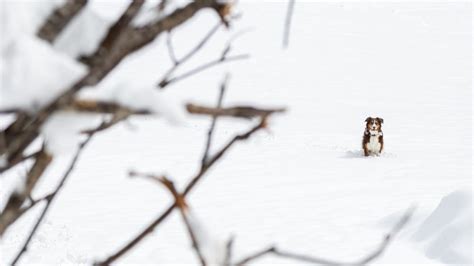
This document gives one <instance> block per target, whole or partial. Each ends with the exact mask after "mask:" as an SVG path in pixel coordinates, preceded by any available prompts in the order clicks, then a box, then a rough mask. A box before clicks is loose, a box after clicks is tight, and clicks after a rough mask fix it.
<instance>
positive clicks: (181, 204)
mask: <svg viewBox="0 0 474 266" xmlns="http://www.w3.org/2000/svg"><path fill="white" fill-rule="evenodd" d="M130 176H139V177H145V178H150V179H152V180H154V181H158V182H159V183H161V184H162V185H163V186H164V187H165V188H166V189H168V191H169V192H170V193H171V195H172V196H173V198H174V199H175V205H176V206H177V207H178V209H179V211H180V213H181V217H182V219H183V222H184V224H185V225H186V229H187V231H188V234H189V238H190V239H191V242H192V245H193V249H194V251H195V253H196V256H197V257H198V259H199V261H200V263H201V265H204V266H205V265H207V263H206V259H205V257H204V255H203V254H202V252H201V247H200V245H199V241H198V240H197V238H196V233H195V232H194V228H193V227H192V226H191V222H190V221H189V217H188V212H189V209H188V205H187V204H186V200H185V198H184V196H183V195H182V194H180V193H179V192H178V191H177V190H176V187H175V186H174V183H173V181H171V180H170V179H168V178H167V177H166V176H155V175H152V174H141V173H136V172H131V173H130Z"/></svg>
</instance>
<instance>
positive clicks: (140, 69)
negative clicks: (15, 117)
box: [0, 1, 472, 265]
mask: <svg viewBox="0 0 474 266" xmlns="http://www.w3.org/2000/svg"><path fill="white" fill-rule="evenodd" d="M103 5H106V4H103ZM110 6H111V7H112V6H114V5H113V4H112V3H110ZM114 8H118V7H114ZM238 8H239V9H240V10H242V14H243V16H242V18H241V19H240V20H238V21H236V22H235V23H233V27H232V28H231V29H230V30H228V31H227V30H226V31H224V30H223V31H219V32H218V33H217V34H216V36H214V38H213V39H212V40H211V41H210V42H209V44H208V45H206V46H205V47H204V50H203V51H202V52H201V53H200V54H198V55H196V57H195V58H193V59H192V60H191V61H190V62H189V63H190V65H189V66H185V67H183V69H181V70H180V71H186V69H190V68H192V67H195V66H197V65H199V64H201V63H202V62H207V61H208V60H210V59H213V58H216V56H218V55H219V54H220V51H221V50H222V47H224V46H225V44H226V41H227V40H228V39H229V38H230V37H231V36H232V35H233V34H235V33H236V32H239V31H241V30H242V29H246V28H249V27H252V28H254V29H255V30H253V31H251V32H248V33H247V34H246V35H245V36H242V38H240V39H239V41H238V42H237V43H235V45H234V46H233V49H235V51H232V52H235V53H240V52H249V53H251V55H252V58H251V59H250V60H247V61H241V62H234V63H230V64H227V65H223V66H220V67H218V68H215V69H212V70H208V71H206V72H203V73H201V74H199V75H196V76H193V77H190V78H189V79H186V80H183V81H180V82H177V83H175V84H173V85H171V86H170V87H169V88H166V90H165V91H157V92H156V93H151V91H152V88H153V87H152V86H153V85H154V84H156V83H157V82H158V79H159V78H160V77H161V76H162V74H163V73H164V72H165V71H166V70H167V69H168V68H169V67H170V63H171V62H170V60H169V57H168V55H167V49H166V46H165V42H164V41H165V39H164V38H162V37H160V38H158V40H156V41H154V42H153V43H151V44H150V45H148V46H147V47H145V48H144V49H142V50H140V51H138V52H136V53H134V54H133V55H131V56H130V57H129V58H127V59H125V60H124V61H123V62H122V63H121V64H120V66H119V67H118V68H117V69H116V70H114V71H113V72H112V73H111V74H110V75H109V76H108V77H107V78H106V79H105V80H104V81H103V82H102V83H101V84H100V85H98V86H96V87H95V88H91V89H90V90H87V91H84V93H83V94H81V97H96V98H99V99H116V100H117V101H119V102H121V103H122V104H125V105H127V106H130V107H139V106H142V104H143V105H145V106H147V107H150V108H161V103H163V104H168V105H169V106H168V107H163V108H164V109H156V111H157V112H158V113H160V114H161V113H164V115H163V116H162V117H158V118H150V117H147V116H144V117H135V118H132V119H130V123H131V124H132V125H133V127H134V129H135V130H130V128H129V126H128V124H120V125H118V126H116V127H114V128H111V129H110V130H108V131H107V132H104V133H102V134H99V135H97V136H96V137H94V139H93V140H92V142H91V143H90V145H89V146H88V147H87V148H86V150H85V151H84V153H83V156H82V157H81V159H80V161H79V162H78V165H77V167H76V170H75V172H74V173H73V175H72V176H71V178H70V179H69V180H68V182H67V183H66V184H65V187H64V189H63V191H62V192H61V193H60V194H59V195H58V197H57V200H56V201H55V202H54V203H53V205H52V207H51V211H50V213H49V214H48V216H47V217H46V219H45V220H46V224H45V225H43V226H42V227H40V229H39V232H38V234H39V236H40V237H38V238H37V239H35V240H34V241H33V242H32V245H31V248H30V250H29V252H28V254H27V255H26V256H25V257H24V259H23V260H22V263H45V264H52V263H55V264H58V263H71V264H79V263H91V262H93V261H96V260H98V259H102V258H105V257H106V256H108V255H110V254H111V252H113V251H115V250H117V249H118V248H119V247H122V246H123V244H125V243H126V242H128V241H129V240H130V239H131V238H132V237H133V236H135V235H136V234H138V233H139V232H140V231H141V230H142V229H143V228H144V227H145V226H146V225H148V224H149V223H150V222H151V221H153V220H154V219H155V217H157V216H158V215H159V213H161V211H162V210H163V209H164V208H166V207H167V206H168V205H169V204H170V203H171V198H170V197H169V195H168V194H167V193H163V191H162V190H161V189H159V187H157V186H154V185H150V184H149V183H146V184H145V182H137V181H136V180H135V179H130V178H127V172H128V170H129V169H132V168H133V169H137V170H141V171H150V172H158V173H160V172H166V173H167V175H169V176H170V177H171V178H173V179H174V180H176V185H177V186H178V188H182V187H183V186H184V185H185V184H186V183H187V182H188V180H189V178H191V177H192V176H193V175H194V174H195V173H196V172H197V171H198V168H199V165H198V164H199V160H200V158H201V156H202V151H203V145H204V142H205V136H206V133H207V130H208V127H209V124H210V121H209V118H205V117H194V116H190V115H183V114H182V112H183V111H182V109H181V111H176V112H177V113H179V112H181V114H182V115H178V116H179V117H181V118H178V119H176V120H178V121H182V122H179V123H177V124H176V125H170V123H168V122H167V121H166V120H167V119H168V120H170V119H169V118H172V117H173V115H174V114H175V113H176V112H175V111H173V108H176V109H180V108H184V103H186V102H190V101H192V102H198V103H205V104H210V105H211V104H215V102H216V99H217V95H218V88H219V85H220V82H221V81H222V78H223V75H224V74H225V73H226V72H230V73H231V75H232V78H231V80H230V83H229V86H228V89H227V92H226V96H225V99H224V106H226V105H233V104H240V103H241V104H255V105H259V106H264V107H265V106H287V107H288V109H289V111H288V112H287V113H285V114H284V115H279V116H277V117H274V118H272V119H271V120H270V121H269V128H270V129H269V131H263V132H259V133H257V134H256V135H255V136H253V137H252V138H251V139H250V140H248V141H246V142H244V143H239V144H238V145H236V146H234V147H233V148H232V149H231V150H230V151H229V153H228V154H226V155H225V156H224V157H223V158H222V160H221V161H220V162H219V163H218V164H217V165H216V166H215V168H212V169H211V170H210V172H209V174H208V175H206V176H205V177H204V178H203V180H202V183H200V184H199V185H198V186H197V188H196V190H195V191H194V192H192V193H191V194H190V196H189V198H188V202H189V203H190V204H191V205H192V206H193V212H194V214H199V218H197V217H196V219H195V220H197V221H198V223H199V224H200V226H202V227H203V228H204V229H203V230H202V231H203V232H206V233H205V234H204V237H203V238H204V239H209V238H210V239H211V241H204V242H205V243H221V241H222V240H224V241H225V240H227V237H228V236H229V235H230V234H232V235H235V242H234V244H235V250H234V255H235V258H240V257H242V256H244V255H245V254H249V253H251V252H254V251H256V250H260V249H261V248H263V247H266V246H269V245H272V244H276V245H277V246H278V247H280V248H281V249H283V250H291V251H297V252H301V253H305V254H313V255H315V256H320V257H325V258H337V259H338V260H342V261H353V260H356V259H359V258H361V257H362V256H364V255H366V254H368V253H369V252H370V251H372V250H373V249H374V248H376V247H377V246H378V245H379V243H380V241H381V240H382V238H383V236H384V235H385V233H387V232H388V231H390V230H391V228H392V226H393V225H394V224H395V223H396V222H397V221H398V219H399V218H400V216H401V214H403V212H404V210H406V209H407V208H408V207H409V206H411V205H412V204H416V206H417V211H416V213H415V215H414V217H413V219H412V220H411V221H410V222H409V224H408V225H407V226H406V228H404V229H403V230H402V231H401V232H400V234H399V235H398V236H397V238H396V239H395V240H394V242H393V243H392V244H391V245H390V246H389V247H388V249H387V251H386V252H385V253H384V255H383V256H382V258H380V259H379V260H378V261H377V263H379V264H412V265H413V264H414V265H420V264H429V265H443V264H449V263H459V264H461V263H465V264H468V265H469V264H472V257H471V256H472V255H471V256H470V254H471V253H470V249H471V248H472V244H471V245H469V243H472V236H471V235H470V233H469V232H470V230H471V231H472V226H470V225H471V224H472V218H471V217H472V196H470V195H471V191H472V188H471V186H472V150H471V149H472V124H471V123H472V109H471V108H472V87H471V86H472V83H471V82H472V80H471V78H472V65H471V53H472V51H471V49H472V48H471V36H472V28H471V18H472V15H471V5H470V4H469V3H461V2H458V3H402V2H400V3H379V2H373V3H344V4H341V3H311V2H299V1H297V2H296V4H295V9H294V12H295V13H294V16H293V19H294V20H293V22H292V30H291V36H290V44H289V47H288V49H286V50H282V48H281V38H282V34H283V28H282V26H283V25H282V24H283V20H284V15H285V12H286V3H283V2H281V3H279V2H278V3H276V2H260V3H255V2H245V1H242V2H239V3H238ZM102 12H105V11H103V10H102ZM83 15H85V13H84V14H83ZM103 17H105V15H104V16H103ZM217 19H218V18H217V16H215V14H214V13H213V12H212V11H210V10H208V11H203V12H200V13H198V14H197V16H196V17H195V18H193V20H192V23H187V24H185V25H183V26H182V27H181V28H180V29H178V30H176V31H174V32H173V43H174V45H175V49H176V53H177V54H185V53H186V51H188V50H189V49H190V48H191V47H192V45H193V44H194V43H195V42H196V41H197V40H200V39H201V36H203V35H204V34H206V33H207V31H208V30H209V27H210V26H212V25H214V23H215V22H216V21H217ZM97 23H99V22H97ZM71 29H72V28H71ZM25 39H26V40H28V39H27V38H25ZM27 43H29V44H28V45H31V46H28V47H33V48H34V49H38V50H41V49H43V48H44V49H46V48H45V47H42V46H41V45H40V44H38V41H36V40H29V41H27ZM71 44H72V42H71ZM57 49H58V48H57ZM41 51H42V50H41ZM71 51H72V49H71ZM61 52H62V51H61ZM74 53H75V52H71V54H70V55H73V54H74ZM66 54H68V52H66ZM62 55H63V54H62ZM32 56H33V55H32ZM64 56H65V55H64ZM65 57H67V58H70V56H69V54H68V56H65ZM61 58H62V56H61ZM63 59H64V58H63ZM64 60H66V59H64ZM2 61H3V57H2ZM24 61H27V60H26V58H25V59H24ZM2 63H3V62H2ZM2 71H4V70H2ZM179 73H181V72H179ZM33 74H35V73H30V74H28V77H29V75H32V77H33ZM45 75H46V74H45ZM48 75H49V74H48ZM26 76H27V75H25V77H26ZM52 79H54V77H53V78H52ZM2 82H4V81H3V77H2ZM24 82H25V83H26V82H28V83H29V82H30V80H29V79H25V81H24ZM51 82H53V81H51ZM127 88H130V90H127ZM5 91H8V90H7V89H5V88H4V87H3V86H2V89H1V93H2V97H0V99H2V100H3V99H4V98H3V94H5ZM148 92H150V94H149V93H148ZM10 94H11V93H10ZM29 94H32V95H34V93H33V92H28V95H29ZM146 95H152V96H150V99H143V97H146ZM25 96H26V93H25ZM11 97H13V96H11ZM101 97H103V98H101ZM12 99H13V98H12ZM42 99H43V98H41V99H36V101H39V100H42ZM134 100H136V101H134ZM148 100H149V102H148ZM18 101H19V100H18ZM24 101H25V102H26V101H27V100H24ZM12 102H13V100H10V98H9V100H8V101H4V103H3V102H2V106H3V104H11V103H12ZM155 102H157V103H160V104H156V105H155V104H154V103H155ZM135 104H137V105H135ZM168 113H169V114H170V115H168ZM64 115H66V116H64ZM67 115H69V114H58V117H55V118H53V119H51V121H49V122H48V123H50V124H47V125H45V127H48V126H52V127H51V129H52V130H50V134H46V135H47V136H49V138H48V139H49V142H51V141H56V142H57V143H58V144H57V147H58V151H57V154H58V156H56V157H55V159H54V161H53V163H52V166H51V168H50V169H48V172H47V176H45V178H42V180H41V181H40V184H39V187H38V188H37V189H35V191H34V193H33V194H34V195H33V197H40V196H42V195H45V194H46V193H48V192H50V191H51V189H52V188H54V186H55V185H56V184H57V182H58V180H59V178H60V177H61V174H62V173H63V172H64V170H65V168H66V167H67V166H68V164H69V162H70V159H71V156H72V154H73V150H74V149H72V147H73V146H74V143H75V142H72V143H71V144H68V143H65V147H61V144H62V143H63V141H67V140H69V138H68V137H67V136H70V135H68V134H69V133H67V132H66V133H61V134H59V136H55V135H54V134H55V133H56V131H55V129H56V130H57V129H58V128H61V127H64V130H65V131H68V132H70V133H71V134H73V135H72V136H73V137H74V136H75V137H77V136H76V135H77V131H78V130H80V128H82V126H81V127H79V128H75V127H76V122H74V123H71V122H70V120H69V118H71V117H67ZM369 115H373V116H378V117H382V118H384V124H383V128H382V129H383V132H384V140H385V147H384V152H383V153H382V155H381V156H379V157H369V158H366V157H363V156H362V150H361V138H362V134H363V131H364V119H365V118H366V117H367V116H369ZM97 118H98V117H95V118H94V119H97ZM163 118H165V119H163ZM75 119H76V117H75ZM77 119H78V120H81V121H82V122H84V123H96V122H95V121H94V119H92V120H93V121H89V119H88V118H87V117H77ZM66 120H68V123H66ZM171 120H172V119H171ZM82 122H81V125H83V123H82ZM253 122H255V121H253ZM51 123H52V124H51ZM252 125H253V124H252V121H240V120H233V119H220V120H218V123H217V130H216V133H215V137H216V139H215V142H214V143H213V148H212V151H215V150H217V149H218V148H219V147H221V145H223V144H225V143H226V142H227V141H228V139H229V138H231V137H232V136H234V134H236V133H240V132H243V131H245V130H246V129H247V128H249V127H251V126H252ZM69 129H70V130H69ZM44 130H46V131H47V129H44ZM46 131H45V132H46ZM63 137H66V139H64V138H63ZM61 138H63V139H61ZM71 138H72V137H71ZM54 146H55V147H56V145H54ZM20 170H21V169H17V170H15V171H12V172H9V173H7V174H4V175H2V176H1V177H0V188H1V189H2V193H1V194H3V192H4V191H10V190H9V189H10V188H8V185H9V182H8V181H10V180H13V179H15V178H16V177H18V176H19V175H21V171H20ZM23 170H24V169H23ZM3 204H4V199H3V197H1V198H0V206H3ZM39 209H40V208H38V209H35V210H33V212H31V213H28V214H27V215H25V216H24V217H22V219H20V221H18V223H16V224H15V225H14V226H13V227H12V228H11V229H9V230H8V231H7V232H6V234H5V236H4V238H3V239H2V242H1V243H0V264H7V263H8V262H10V261H11V258H12V256H14V254H15V253H16V252H17V250H18V248H19V245H20V244H21V243H23V241H24V239H25V237H26V235H27V233H28V232H29V230H30V229H31V225H32V222H33V219H34V217H36V216H37V215H38V214H39V213H38V210H39ZM200 228H201V227H200ZM208 235H209V236H210V237H207V236H208ZM214 239H215V240H214ZM219 245H220V244H217V246H219ZM211 246H214V244H211ZM211 250H215V249H213V248H211ZM210 253H214V254H220V252H219V251H217V252H216V251H214V252H212V251H211V252H210ZM2 256H3V257H2ZM260 262H261V263H267V264H274V263H280V262H281V263H294V261H290V260H282V259H279V258H274V257H267V258H264V259H262V260H261V261H260ZM120 263H124V264H125V263H128V264H139V263H160V264H163V265H166V264H176V263H188V264H189V263H196V258H195V255H194V254H193V251H192V249H191V247H190V244H189V237H188V235H187V232H186V230H185V228H184V224H183V223H182V221H181V217H180V216H179V214H178V213H173V214H172V215H171V217H169V218H168V219H167V220H166V221H165V222H164V223H163V224H162V225H161V226H160V227H158V228H157V229H156V230H155V231H154V232H153V233H152V234H151V235H150V236H149V237H147V238H146V239H145V240H144V241H143V242H142V243H141V244H139V245H138V246H137V247H136V248H135V249H133V250H132V251H131V252H130V253H129V254H127V255H126V256H124V257H123V259H122V260H120Z"/></svg>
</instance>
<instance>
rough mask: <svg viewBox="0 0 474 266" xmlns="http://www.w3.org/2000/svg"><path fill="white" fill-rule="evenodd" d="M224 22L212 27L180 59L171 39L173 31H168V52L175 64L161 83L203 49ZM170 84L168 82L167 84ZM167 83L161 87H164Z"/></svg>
mask: <svg viewBox="0 0 474 266" xmlns="http://www.w3.org/2000/svg"><path fill="white" fill-rule="evenodd" d="M221 25H222V22H220V21H219V23H217V24H216V25H215V26H214V27H212V28H211V30H210V31H209V32H208V33H207V34H206V35H205V36H204V37H203V38H202V39H201V41H199V42H198V43H197V44H196V46H194V48H192V49H191V50H189V52H188V53H187V54H186V55H184V56H183V57H182V58H181V59H178V58H177V57H176V53H175V52H174V48H173V43H172V39H171V31H169V32H168V35H167V38H166V46H167V48H168V54H169V56H170V58H171V61H173V66H172V67H171V68H170V69H169V70H168V71H167V72H166V73H165V75H164V76H163V78H161V82H160V84H165V83H166V82H165V81H166V80H168V79H170V76H171V75H172V74H173V73H174V72H175V71H176V69H178V67H179V66H180V65H182V64H184V63H185V62H186V61H188V60H189V59H191V58H192V57H193V56H194V55H195V54H197V52H199V50H201V49H202V48H203V47H204V45H205V44H206V43H207V42H208V41H209V40H210V39H211V37H212V36H213V35H214V34H215V33H216V32H217V30H218V29H219V28H220V27H221ZM166 85H168V84H166ZM166 85H164V86H162V87H160V88H164V87H166Z"/></svg>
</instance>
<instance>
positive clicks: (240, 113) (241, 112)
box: [186, 103, 286, 119]
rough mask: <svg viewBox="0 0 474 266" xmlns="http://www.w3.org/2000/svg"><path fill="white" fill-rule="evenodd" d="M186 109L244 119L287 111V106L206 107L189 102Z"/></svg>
mask: <svg viewBox="0 0 474 266" xmlns="http://www.w3.org/2000/svg"><path fill="white" fill-rule="evenodd" d="M186 110H187V111H188V113H190V114H196V115H211V116H213V117H217V116H227V117H236V118H244V119H252V118H255V117H267V116H269V115H271V114H274V113H283V112H285V111H286V109H285V108H275V109H261V108H255V107H252V106H234V107H226V108H223V107H219V108H213V107H206V106H202V105H197V104H192V103H188V104H187V105H186Z"/></svg>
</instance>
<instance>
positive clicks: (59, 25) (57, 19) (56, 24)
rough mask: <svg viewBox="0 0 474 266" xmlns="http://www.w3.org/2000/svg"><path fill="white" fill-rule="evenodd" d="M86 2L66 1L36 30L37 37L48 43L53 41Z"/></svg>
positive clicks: (82, 0)
mask: <svg viewBox="0 0 474 266" xmlns="http://www.w3.org/2000/svg"><path fill="white" fill-rule="evenodd" d="M86 4H87V0H68V1H66V2H65V3H64V4H63V5H62V6H60V7H58V8H57V9H56V10H54V12H53V13H52V14H51V15H50V16H49V17H48V18H47V20H46V22H45V23H44V24H43V25H42V26H41V28H40V29H39V30H38V33H37V35H38V37H39V38H40V39H43V40H45V41H47V42H50V43H52V42H54V40H55V39H56V37H58V35H59V34H60V33H61V31H62V30H63V29H64V28H65V27H66V26H67V24H68V23H69V22H70V21H71V20H72V19H73V18H74V17H75V16H76V15H77V14H78V13H79V11H81V10H82V8H83V7H84V6H85V5H86Z"/></svg>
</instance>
